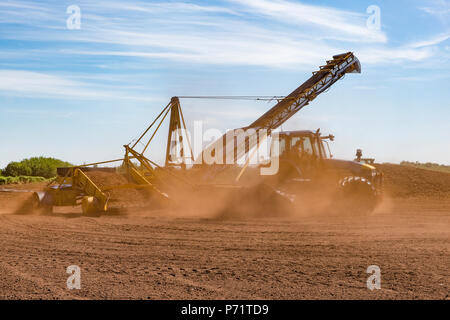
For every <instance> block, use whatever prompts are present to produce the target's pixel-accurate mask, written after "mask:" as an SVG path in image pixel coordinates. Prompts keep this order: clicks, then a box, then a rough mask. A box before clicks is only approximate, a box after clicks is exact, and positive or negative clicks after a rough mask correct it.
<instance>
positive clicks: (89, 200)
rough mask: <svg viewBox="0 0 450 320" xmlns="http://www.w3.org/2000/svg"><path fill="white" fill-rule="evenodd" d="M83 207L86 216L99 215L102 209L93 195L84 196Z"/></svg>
mask: <svg viewBox="0 0 450 320" xmlns="http://www.w3.org/2000/svg"><path fill="white" fill-rule="evenodd" d="M81 209H82V211H83V215H85V216H99V215H100V211H99V210H98V206H97V200H96V199H95V198H94V197H91V196H84V197H83V199H82V200H81Z"/></svg>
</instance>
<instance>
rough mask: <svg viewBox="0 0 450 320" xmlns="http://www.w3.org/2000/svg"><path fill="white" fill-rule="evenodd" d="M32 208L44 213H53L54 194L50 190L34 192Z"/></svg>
mask: <svg viewBox="0 0 450 320" xmlns="http://www.w3.org/2000/svg"><path fill="white" fill-rule="evenodd" d="M30 208H31V210H32V211H34V212H39V213H42V214H52V213H53V197H52V195H51V194H50V193H49V192H34V193H33V196H32V199H31V202H30Z"/></svg>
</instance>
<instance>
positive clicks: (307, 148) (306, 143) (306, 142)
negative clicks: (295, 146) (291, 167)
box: [303, 137, 314, 156]
mask: <svg viewBox="0 0 450 320" xmlns="http://www.w3.org/2000/svg"><path fill="white" fill-rule="evenodd" d="M303 153H306V154H309V155H311V156H312V155H313V154H314V151H313V146H312V143H311V138H310V137H305V138H304V139H303Z"/></svg>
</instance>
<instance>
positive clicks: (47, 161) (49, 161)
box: [0, 157, 71, 179]
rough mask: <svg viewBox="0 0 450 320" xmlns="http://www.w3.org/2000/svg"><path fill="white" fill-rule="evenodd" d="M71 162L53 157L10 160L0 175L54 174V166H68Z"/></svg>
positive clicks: (46, 176)
mask: <svg viewBox="0 0 450 320" xmlns="http://www.w3.org/2000/svg"><path fill="white" fill-rule="evenodd" d="M69 166H71V164H70V163H69V162H65V161H62V160H59V159H55V158H46V157H33V158H29V159H24V160H22V161H20V162H16V161H12V162H10V163H8V165H7V166H6V167H5V168H4V169H2V170H0V176H5V177H20V176H27V177H44V178H46V179H48V178H52V177H55V176H56V168H58V167H69Z"/></svg>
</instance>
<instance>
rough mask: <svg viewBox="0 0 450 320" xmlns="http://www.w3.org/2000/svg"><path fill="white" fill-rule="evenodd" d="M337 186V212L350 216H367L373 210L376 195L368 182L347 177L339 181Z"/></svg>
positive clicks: (364, 179)
mask: <svg viewBox="0 0 450 320" xmlns="http://www.w3.org/2000/svg"><path fill="white" fill-rule="evenodd" d="M339 185H340V192H339V193H338V196H339V198H338V206H337V208H338V209H339V210H341V211H344V212H346V213H352V214H355V213H356V214H367V213H370V212H372V211H373V210H374V209H375V207H376V205H377V202H378V199H377V193H376V190H375V188H374V186H373V185H372V183H371V182H370V181H369V180H367V179H366V178H363V177H359V176H348V177H345V178H343V179H342V180H340V181H339Z"/></svg>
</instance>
